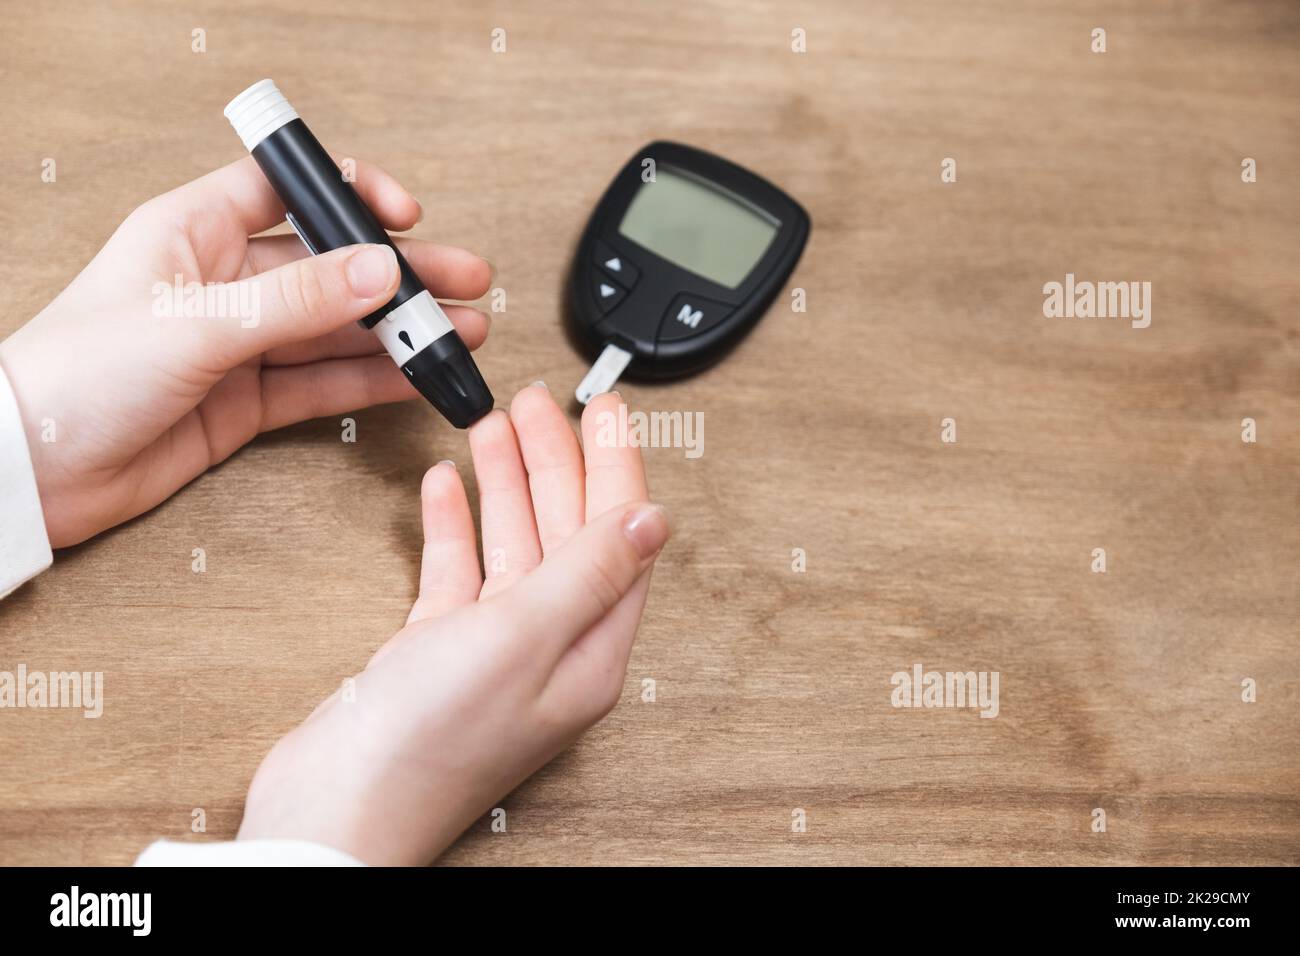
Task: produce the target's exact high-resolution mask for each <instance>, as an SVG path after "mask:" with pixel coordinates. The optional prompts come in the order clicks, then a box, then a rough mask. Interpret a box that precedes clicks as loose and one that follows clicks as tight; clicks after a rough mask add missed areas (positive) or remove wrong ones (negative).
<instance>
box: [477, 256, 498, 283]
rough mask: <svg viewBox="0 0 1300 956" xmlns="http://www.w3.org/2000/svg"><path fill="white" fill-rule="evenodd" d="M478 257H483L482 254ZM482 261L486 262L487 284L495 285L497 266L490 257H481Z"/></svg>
mask: <svg viewBox="0 0 1300 956" xmlns="http://www.w3.org/2000/svg"><path fill="white" fill-rule="evenodd" d="M479 258H480V259H483V257H482V256H479ZM483 261H484V262H486V263H487V267H488V286H489V287H491V286H495V285H496V284H497V267H496V266H495V265H493V263H492V260H491V259H483Z"/></svg>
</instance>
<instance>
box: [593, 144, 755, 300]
mask: <svg viewBox="0 0 1300 956" xmlns="http://www.w3.org/2000/svg"><path fill="white" fill-rule="evenodd" d="M780 226H781V223H780V220H778V219H776V218H774V217H772V216H770V215H768V214H767V213H766V212H764V211H762V210H761V209H758V208H756V207H754V206H752V205H751V204H749V203H748V202H746V201H745V200H743V199H741V198H740V197H739V196H736V195H734V194H732V193H730V192H728V191H726V190H724V189H722V188H721V187H719V186H715V185H713V184H712V183H710V182H709V181H708V180H705V179H700V178H699V177H697V176H693V175H691V174H690V173H687V172H683V171H681V170H677V169H672V168H670V167H667V166H663V165H660V167H659V168H658V170H656V175H655V181H654V182H649V183H642V184H641V188H640V189H639V190H637V193H636V195H635V196H633V197H632V202H631V203H630V204H629V205H628V207H627V212H626V213H625V214H624V215H623V221H622V222H621V223H619V226H618V231H619V233H620V234H622V235H624V236H626V237H627V238H629V239H631V240H632V241H633V242H638V243H640V244H641V245H643V246H645V247H646V248H647V249H649V250H650V251H651V252H653V253H655V254H657V255H660V256H663V257H664V258H665V259H667V260H668V261H669V262H671V263H672V264H673V265H676V266H681V267H682V268H683V269H687V270H689V271H691V272H694V273H695V274H696V275H700V276H703V277H704V278H706V279H708V280H709V281H711V282H716V283H718V285H724V286H726V287H727V288H728V289H734V288H736V286H738V285H740V283H741V282H742V281H743V280H744V278H745V276H747V275H749V270H750V269H752V268H754V265H755V264H756V263H757V262H758V260H759V259H761V258H763V253H764V252H766V251H767V247H768V246H770V245H771V244H772V239H773V237H774V236H776V232H777V230H778V229H779V228H780Z"/></svg>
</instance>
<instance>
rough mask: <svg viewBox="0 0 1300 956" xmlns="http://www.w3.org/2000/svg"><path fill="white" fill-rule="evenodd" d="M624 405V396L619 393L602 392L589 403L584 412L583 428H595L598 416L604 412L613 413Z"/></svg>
mask: <svg viewBox="0 0 1300 956" xmlns="http://www.w3.org/2000/svg"><path fill="white" fill-rule="evenodd" d="M622 403H623V396H622V395H620V394H619V393H618V392H614V391H610V392H601V393H600V394H599V395H597V396H596V397H595V398H593V399H592V400H591V401H589V402H588V403H587V407H586V408H584V409H583V410H582V426H583V428H590V427H594V425H595V420H596V416H598V415H600V414H601V413H602V412H612V411H614V410H616V409H617V408H618V406H619V405H621V404H622Z"/></svg>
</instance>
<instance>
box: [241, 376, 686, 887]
mask: <svg viewBox="0 0 1300 956" xmlns="http://www.w3.org/2000/svg"><path fill="white" fill-rule="evenodd" d="M618 402H619V399H618V396H617V395H615V394H612V393H611V394H606V395H601V396H598V397H597V398H596V399H594V400H593V401H592V402H591V404H590V405H589V406H588V408H587V410H586V412H585V414H584V415H583V417H582V433H583V445H584V448H585V456H584V451H583V449H580V448H579V447H578V442H577V440H576V438H575V437H574V434H573V429H572V428H571V427H570V426H569V423H568V421H567V420H566V419H565V417H564V414H563V413H562V412H561V411H560V409H559V408H558V407H557V406H556V404H555V402H554V401H552V399H551V397H550V394H549V393H548V392H547V391H546V389H545V387H529V388H526V389H524V390H523V391H522V392H520V393H519V394H518V395H517V396H516V397H515V400H514V402H513V403H512V404H511V407H510V415H509V417H507V416H506V414H505V413H504V412H501V411H495V412H493V413H492V414H490V415H489V416H488V417H486V418H484V419H482V420H481V421H479V422H478V423H476V424H475V425H474V426H473V427H471V429H470V432H469V440H470V449H471V452H472V453H473V456H474V468H475V470H476V472H477V473H478V485H479V497H480V510H481V513H482V523H483V554H484V556H485V558H486V561H487V564H488V568H489V570H490V571H491V569H493V568H494V567H497V568H499V569H500V570H501V573H497V574H491V573H490V574H489V576H488V578H487V580H486V581H484V580H483V576H482V574H481V572H480V571H479V563H478V555H477V551H476V549H475V534H474V520H473V517H472V516H471V514H470V509H469V503H468V501H467V500H466V498H465V488H464V486H463V485H462V484H461V480H460V476H459V475H458V474H457V472H456V468H455V466H454V465H452V464H451V463H450V462H443V463H440V464H438V465H436V466H435V467H434V468H432V469H430V470H429V472H428V473H427V474H426V475H425V476H424V487H423V490H422V494H423V502H424V536H425V544H424V559H423V565H422V568H421V572H420V595H419V598H418V599H417V600H416V602H415V606H414V607H413V608H412V609H411V614H410V618H409V619H408V622H407V625H406V627H405V628H403V629H402V630H401V631H400V632H398V634H397V635H396V636H395V637H394V638H392V640H390V641H389V642H388V643H387V644H385V645H384V646H383V647H382V648H380V650H379V651H378V653H376V654H375V656H374V657H373V658H372V659H371V661H370V664H369V666H368V667H367V668H366V669H365V671H364V672H363V673H361V674H360V675H359V676H358V677H357V678H356V679H355V683H354V685H353V686H352V687H351V688H350V691H349V692H348V693H344V692H342V691H340V692H338V693H335V694H334V696H333V697H331V698H330V699H329V700H327V701H325V702H324V703H323V704H321V706H319V707H318V708H317V709H316V711H315V712H314V713H313V714H312V715H311V716H310V717H308V718H307V720H306V721H305V722H304V723H303V724H302V725H300V726H299V727H297V728H296V729H295V730H293V731H292V732H291V733H289V734H288V735H287V736H286V737H284V738H283V739H282V740H281V741H280V742H279V743H277V744H276V746H275V747H274V749H272V751H271V752H270V754H269V755H268V756H267V757H266V759H265V760H264V761H263V762H262V765H261V767H260V768H259V769H258V771H257V774H256V776H255V777H254V778H253V783H252V786H251V787H250V788H249V792H248V802H247V805H246V807H245V810H244V822H243V825H242V826H241V827H240V831H239V837H240V839H255V838H269V837H280V838H292V839H300V840H311V841H313V842H316V843H322V844H325V845H328V846H332V847H335V848H337V849H340V850H344V851H346V852H348V853H351V854H352V855H353V856H355V857H357V858H358V859H360V860H363V861H365V862H367V863H373V864H423V863H428V862H430V861H431V860H433V859H434V858H435V857H436V856H437V855H438V854H439V853H440V852H441V851H442V850H443V849H445V848H446V847H447V846H448V845H449V844H450V843H451V841H452V840H454V839H455V838H456V836H457V835H458V834H460V833H461V832H462V831H463V830H464V829H465V828H466V827H467V826H469V825H470V824H471V823H472V822H473V821H474V820H475V819H477V818H478V817H479V816H480V815H481V814H483V813H484V812H486V811H487V810H488V809H490V808H491V807H492V805H493V801H495V800H499V799H500V798H501V797H503V796H504V795H505V794H507V793H509V792H510V790H512V789H513V788H514V787H515V786H517V785H518V784H519V783H520V782H522V781H523V780H524V779H525V778H526V777H528V776H529V775H530V774H532V773H533V772H534V771H535V770H537V769H538V768H539V767H541V766H542V765H543V764H545V763H546V762H547V761H548V760H550V759H551V758H552V757H554V756H555V755H556V754H557V753H559V752H560V751H561V750H563V749H564V748H565V747H567V746H568V745H569V744H570V743H572V742H573V741H574V740H575V739H576V738H577V737H578V735H579V734H581V733H582V731H584V730H585V729H586V728H587V727H589V726H591V725H592V724H594V723H595V722H596V721H598V720H599V719H600V718H601V717H603V716H604V715H605V714H606V713H608V712H609V710H610V709H611V708H612V707H613V706H614V704H615V703H616V702H617V701H618V698H619V695H620V694H621V692H622V689H623V681H624V676H625V673H626V670H627V661H628V655H629V654H630V653H631V649H632V639H633V637H634V636H635V634H636V627H637V622H638V621H639V620H640V619H641V611H642V608H643V607H644V605H645V598H646V591H647V590H648V588H649V585H650V568H651V566H652V565H653V563H654V561H655V558H656V557H657V555H658V553H659V550H660V549H661V548H662V547H663V545H664V543H665V541H666V540H667V538H668V522H667V519H666V517H665V516H664V514H663V512H662V511H661V510H659V509H658V508H657V507H655V506H653V505H650V504H648V503H646V501H645V498H646V484H645V471H644V469H643V467H642V464H641V453H640V451H639V450H638V449H637V448H636V447H605V446H604V445H603V444H600V443H598V442H597V440H596V435H597V431H598V423H599V422H600V421H601V419H600V417H599V416H601V415H602V413H611V414H612V413H614V412H615V410H616V409H617V407H618ZM516 436H517V439H516ZM625 444H626V443H625Z"/></svg>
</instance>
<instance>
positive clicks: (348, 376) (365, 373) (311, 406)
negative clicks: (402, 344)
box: [258, 354, 419, 432]
mask: <svg viewBox="0 0 1300 956" xmlns="http://www.w3.org/2000/svg"><path fill="white" fill-rule="evenodd" d="M261 378H262V420H261V424H260V425H259V427H258V431H263V432H267V431H271V430H272V429H275V428H283V427H284V426H286V425H292V424H294V423H295V422H301V421H306V420H307V419H309V418H320V417H322V416H324V415H338V414H341V413H343V412H350V411H353V410H355V409H358V408H368V407H370V406H371V405H383V404H386V403H388V402H404V401H407V400H408V399H412V398H416V397H418V395H419V393H418V392H417V391H416V390H415V389H414V388H412V387H411V383H410V381H409V380H408V379H407V377H406V376H405V375H403V374H402V370H401V369H400V368H398V367H397V366H396V365H395V364H393V360H392V359H391V358H389V357H388V355H387V354H384V355H370V356H363V357H360V358H345V359H327V360H325V361H322V362H312V363H310V364H309V365H290V366H286V367H283V368H266V369H263V370H262V376H261Z"/></svg>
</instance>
